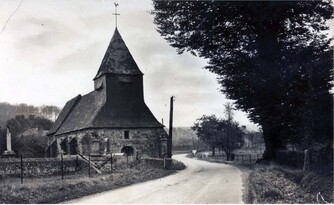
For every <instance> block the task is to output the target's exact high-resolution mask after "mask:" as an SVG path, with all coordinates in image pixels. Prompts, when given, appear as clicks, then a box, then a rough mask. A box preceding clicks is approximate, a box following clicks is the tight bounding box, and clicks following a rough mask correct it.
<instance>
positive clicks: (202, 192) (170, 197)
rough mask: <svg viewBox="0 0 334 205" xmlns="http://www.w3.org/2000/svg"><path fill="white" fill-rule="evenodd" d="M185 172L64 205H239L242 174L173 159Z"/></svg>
mask: <svg viewBox="0 0 334 205" xmlns="http://www.w3.org/2000/svg"><path fill="white" fill-rule="evenodd" d="M173 158H175V159H176V160H179V161H182V162H183V163H184V164H185V165H186V166H187V168H186V169H185V170H182V171H180V172H178V173H176V174H173V175H170V176H167V177H164V178H160V179H156V180H151V181H147V182H144V183H139V184H135V185H131V186H127V187H123V188H120V189H116V190H111V191H107V192H103V193H99V194H94V195H90V196H87V197H83V198H80V199H77V200H72V201H69V202H64V203H82V204H91V203H92V204H101V203H103V204H110V203H137V204H146V203H155V204H156V203H163V204H165V203H174V204H175V203H194V204H197V203H201V204H205V203H243V201H242V178H241V174H242V172H241V171H240V170H239V169H238V168H236V167H233V166H230V165H226V164H216V163H210V162H205V161H200V160H194V159H189V158H186V157H185V155H175V156H174V157H173Z"/></svg>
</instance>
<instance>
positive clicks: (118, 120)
mask: <svg viewBox="0 0 334 205" xmlns="http://www.w3.org/2000/svg"><path fill="white" fill-rule="evenodd" d="M107 73H112V74H116V75H118V74H120V75H142V72H141V71H140V70H139V68H138V66H137V64H136V63H135V61H134V59H133V58H132V56H131V54H130V52H129V50H128V48H127V47H126V45H125V43H124V41H123V39H122V37H121V36H120V34H119V32H118V30H117V29H116V30H115V33H114V35H113V37H112V40H111V42H110V45H109V47H108V49H107V51H106V54H105V56H104V58H103V61H102V63H101V66H100V68H99V70H98V73H97V75H96V77H95V78H94V79H97V78H99V77H100V76H102V75H104V74H107ZM137 77H139V76H137ZM139 79H142V77H141V76H140V78H139ZM105 89H107V90H105ZM108 89H109V88H107V86H104V87H102V89H96V90H94V91H92V92H90V93H88V94H86V95H84V96H81V95H78V96H76V97H75V98H73V99H71V100H69V101H68V102H67V103H66V105H65V107H64V108H63V109H62V111H61V113H60V115H59V116H58V118H57V120H56V122H55V123H54V124H53V126H52V128H51V129H50V131H49V133H48V135H61V134H65V133H70V132H74V131H78V130H84V129H98V128H112V129H116V128H118V129H130V128H162V127H163V125H162V124H161V123H159V122H158V121H157V119H156V118H155V117H154V115H153V114H152V113H151V111H150V110H149V108H148V107H147V106H146V104H145V102H144V99H143V98H142V97H141V100H139V101H134V102H136V103H133V102H132V103H131V102H129V103H128V102H124V103H120V104H117V105H115V103H114V101H112V100H113V98H110V97H109V98H108V97H107V94H106V93H108V92H109V90H108ZM111 89H112V88H111ZM124 94H125V95H126V94H127V93H124ZM138 94H139V93H138Z"/></svg>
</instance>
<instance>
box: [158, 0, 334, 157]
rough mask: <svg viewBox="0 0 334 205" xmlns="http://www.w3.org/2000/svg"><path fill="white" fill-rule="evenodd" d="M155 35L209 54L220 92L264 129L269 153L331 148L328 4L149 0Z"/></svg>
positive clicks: (180, 48)
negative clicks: (319, 145)
mask: <svg viewBox="0 0 334 205" xmlns="http://www.w3.org/2000/svg"><path fill="white" fill-rule="evenodd" d="M153 5H154V11H152V13H153V14H154V15H155V17H154V23H155V24H156V25H157V27H158V29H157V30H158V32H159V33H160V34H161V35H162V36H164V37H165V39H166V40H167V42H168V43H169V44H170V45H171V46H173V47H175V48H176V49H177V52H178V53H180V54H181V53H183V52H184V51H189V52H191V53H192V54H193V55H197V56H200V57H203V58H206V59H208V60H209V61H208V66H206V67H205V68H206V69H208V70H210V71H211V72H213V73H216V74H217V75H218V80H219V83H220V84H221V85H222V89H221V91H222V92H224V93H225V94H226V95H227V97H229V98H230V99H234V100H235V104H236V106H237V108H239V109H242V110H244V111H246V112H248V113H249V117H250V119H251V120H252V121H253V122H255V123H258V124H260V125H261V126H262V129H263V134H264V139H265V144H266V151H265V154H264V157H265V158H267V159H273V158H274V157H275V152H274V151H275V150H276V149H284V148H285V147H286V144H287V143H288V142H294V143H297V144H299V145H300V146H301V147H303V148H310V145H311V144H312V142H313V141H326V142H327V144H328V145H331V146H332V136H333V128H332V127H333V126H332V125H333V119H332V117H330V116H329V115H331V114H332V113H333V108H332V96H331V94H330V93H329V90H330V88H331V85H330V81H331V80H332V76H331V72H332V67H333V66H332V65H333V62H332V55H333V48H332V47H330V39H329V38H328V37H327V35H326V34H325V31H327V30H328V29H329V28H328V26H327V25H326V22H327V20H329V19H331V18H332V13H333V7H332V6H331V4H330V1H244V2H240V1H153Z"/></svg>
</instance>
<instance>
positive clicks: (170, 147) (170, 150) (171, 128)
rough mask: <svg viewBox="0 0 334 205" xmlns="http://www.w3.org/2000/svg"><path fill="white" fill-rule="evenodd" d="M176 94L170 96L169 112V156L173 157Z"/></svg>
mask: <svg viewBox="0 0 334 205" xmlns="http://www.w3.org/2000/svg"><path fill="white" fill-rule="evenodd" d="M174 98H175V97H174V96H172V97H170V112H169V133H168V140H167V157H168V158H172V147H173V140H172V138H173V103H174Z"/></svg>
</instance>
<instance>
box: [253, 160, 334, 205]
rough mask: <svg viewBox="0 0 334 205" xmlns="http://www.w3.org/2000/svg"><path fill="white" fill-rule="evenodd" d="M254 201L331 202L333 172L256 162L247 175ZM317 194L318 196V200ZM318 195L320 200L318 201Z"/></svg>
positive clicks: (278, 202)
mask: <svg viewBox="0 0 334 205" xmlns="http://www.w3.org/2000/svg"><path fill="white" fill-rule="evenodd" d="M249 183H250V186H249V189H250V195H251V198H252V202H253V203H269V204H280V203H285V204H295V203H305V204H310V203H323V202H324V201H321V197H319V196H318V197H317V193H319V192H320V193H321V195H322V196H323V197H324V199H325V200H326V201H327V202H333V176H330V175H325V176H320V175H318V174H315V173H312V172H306V173H304V172H303V171H301V170H298V169H292V168H288V167H282V166H278V165H274V164H273V165H256V166H255V168H254V170H253V171H252V172H251V173H250V176H249ZM317 198H318V200H317ZM319 199H320V201H319Z"/></svg>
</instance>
